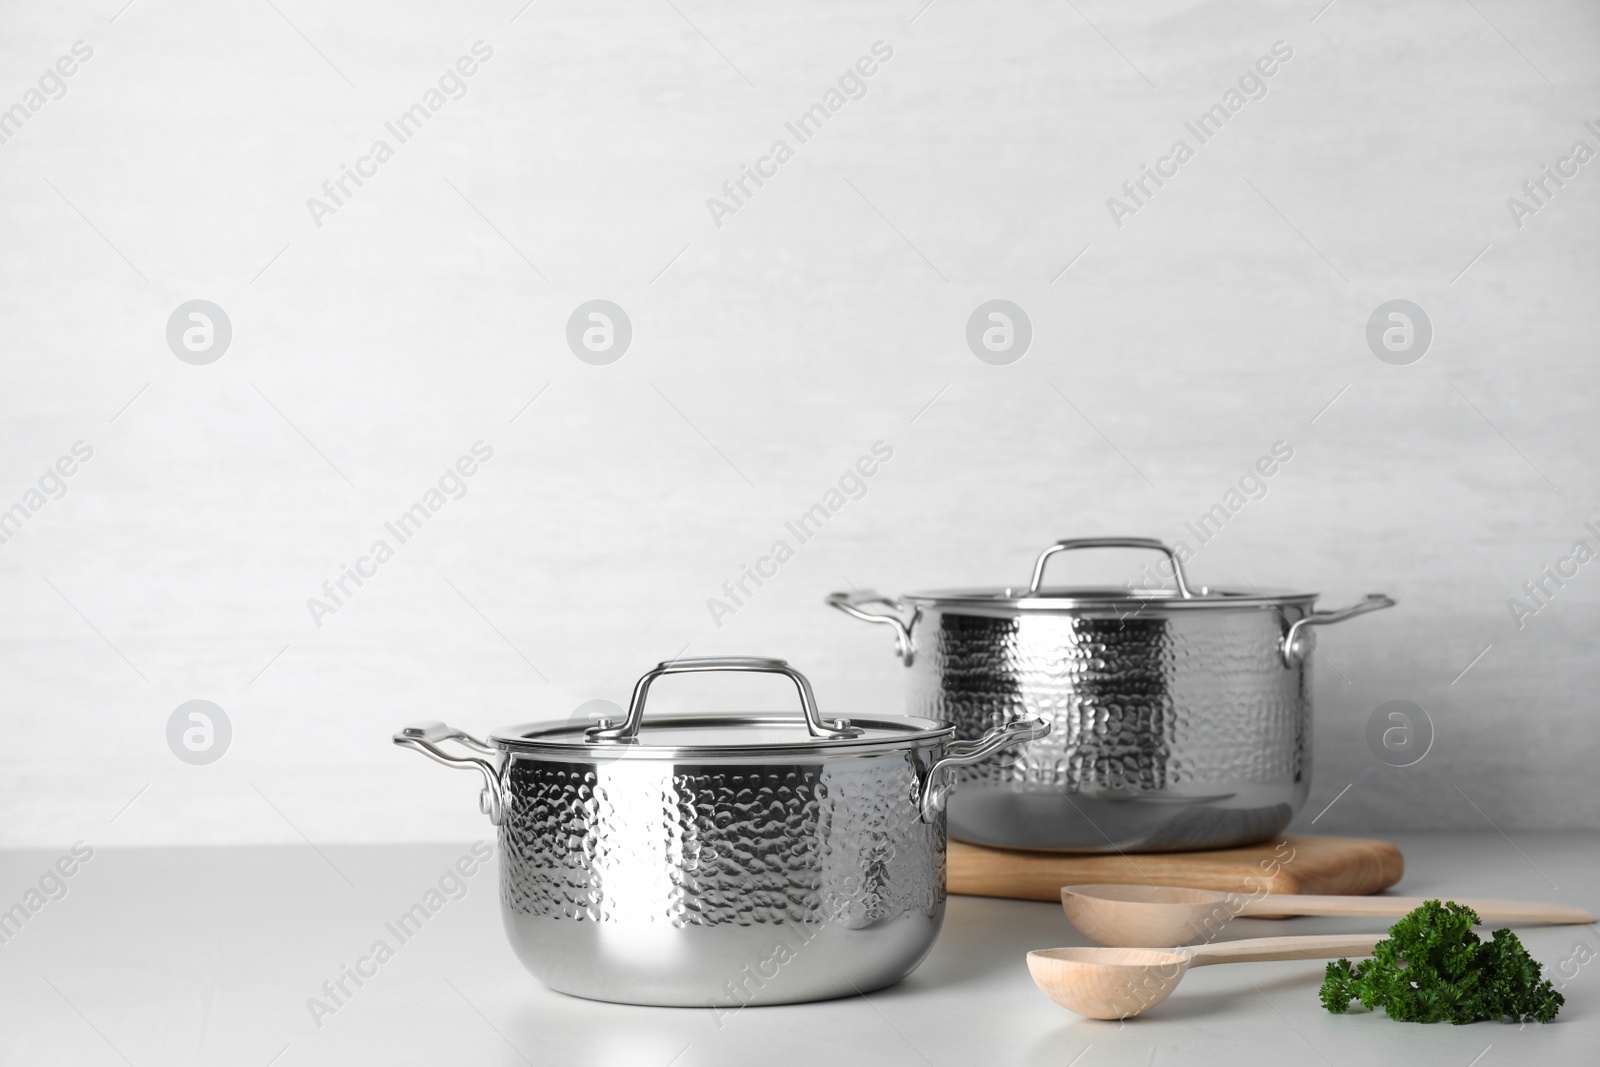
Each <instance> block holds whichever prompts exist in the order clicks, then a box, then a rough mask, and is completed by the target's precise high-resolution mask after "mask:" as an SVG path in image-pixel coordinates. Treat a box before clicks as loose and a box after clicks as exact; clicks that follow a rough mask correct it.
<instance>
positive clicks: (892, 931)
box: [394, 657, 1050, 1011]
mask: <svg viewBox="0 0 1600 1067" xmlns="http://www.w3.org/2000/svg"><path fill="white" fill-rule="evenodd" d="M703 671H757V672H765V673H771V674H779V675H783V676H785V677H787V678H788V679H789V680H790V681H792V682H793V683H794V685H795V688H796V689H797V690H798V692H799V696H800V706H801V710H802V712H803V714H802V715H800V716H794V715H771V714H740V715H695V716H663V717H652V718H650V719H647V718H646V717H645V702H646V699H647V697H648V696H649V693H650V687H651V685H652V683H654V682H655V681H656V680H657V679H658V678H660V677H662V676H664V675H669V674H682V673H688V672H703ZM1049 730H1050V725H1049V724H1048V723H1045V722H1034V721H1027V720H1022V719H1018V720H1014V721H1009V722H1006V723H1003V724H997V725H996V727H995V728H994V729H990V730H985V731H980V733H979V735H978V736H976V737H974V738H973V739H971V740H967V741H956V740H954V729H953V728H952V727H951V726H950V724H948V723H946V722H942V721H939V720H936V719H930V718H921V717H913V718H900V717H894V716H888V717H879V718H871V719H857V720H854V721H852V720H850V719H827V718H824V717H823V716H822V714H821V713H820V712H819V711H818V710H817V705H816V700H815V698H814V697H813V695H812V691H811V685H810V683H809V682H808V681H807V680H806V679H805V677H804V676H803V675H802V674H800V672H799V671H796V670H795V669H794V668H792V667H790V666H789V665H788V664H786V663H784V662H783V661H782V660H773V659H752V658H742V657H741V658H724V659H688V660H677V661H674V662H668V663H662V664H661V665H659V666H658V667H656V668H655V669H654V670H652V671H650V672H648V673H647V674H645V675H644V676H643V677H642V678H640V679H639V681H638V683H637V684H636V686H635V687H634V691H633V699H632V702H631V704H630V706H629V708H628V714H627V718H626V719H624V720H623V721H621V722H614V721H611V720H606V719H602V720H599V721H598V722H595V723H594V724H592V725H587V726H585V725H584V724H577V725H574V724H572V723H570V722H549V723H539V724H532V725H524V726H514V727H511V728H509V729H505V730H502V731H500V732H498V733H496V734H494V735H492V736H491V737H490V738H489V740H488V741H480V740H478V739H477V738H474V737H472V736H470V735H468V734H465V733H463V732H461V731H460V730H456V729H453V728H452V727H449V726H446V725H445V724H444V723H439V722H432V723H422V724H420V725H417V726H411V727H407V728H406V729H404V730H402V731H401V732H400V733H397V734H395V735H394V742H395V744H397V745H403V746H405V747H407V748H412V749H415V750H417V751H419V752H421V753H423V754H424V755H426V756H429V757H431V758H433V759H435V760H437V761H439V762H440V763H443V764H446V765H447V766H451V767H459V768H464V769H469V770H475V771H477V772H479V773H480V774H482V776H483V791H482V794H481V798H480V800H481V803H480V806H481V808H482V810H483V811H484V813H485V814H487V815H488V816H489V818H490V821H492V822H493V823H495V824H496V825H497V826H499V828H500V830H499V841H500V862H501V867H500V890H501V893H500V903H501V914H502V916H503V918H504V920H505V928H506V934H507V936H508V937H509V938H510V940H511V944H512V947H513V948H514V949H515V950H516V953H517V955H518V957H519V958H520V959H521V960H522V962H523V964H524V965H525V966H526V967H527V968H528V969H529V970H530V971H532V972H533V973H534V974H535V975H536V976H537V977H538V978H539V979H540V980H541V981H543V982H544V983H545V984H546V985H548V986H550V987H551V988H553V989H557V990H560V991H561V992H563V993H571V994H573V995H576V996H580V997H589V998H592V999H596V1000H610V1001H620V1002H625V1003H632V1004H662V1005H689V1006H695V1007H702V1008H704V1007H710V1008H714V1009H719V1010H721V1011H731V1010H736V1009H738V1008H740V1007H743V1006H744V1005H747V1004H781V1003H787V1002H792V1001H803V1000H821V999H825V998H829V997H839V996H846V995H850V994H853V993H857V992H863V993H864V992H867V991H869V990H872V989H877V988H880V987H882V986H885V985H889V984H890V983H893V982H897V981H899V980H900V979H901V978H904V977H905V976H906V975H907V974H909V973H910V972H911V971H912V969H913V968H915V967H916V966H917V964H918V963H920V962H921V961H922V958H923V957H924V956H925V955H926V954H927V952H928V949H929V948H930V947H931V946H932V944H933V940H934V937H935V935H936V934H937V933H938V931H939V924H940V922H941V920H942V919H943V915H944V900H945V816H944V808H945V801H946V797H947V795H948V793H949V790H950V786H951V776H952V771H953V769H954V768H956V767H958V766H962V765H965V764H969V763H973V762H975V761H978V760H982V759H984V758H986V757H987V756H989V755H990V754H992V753H994V752H996V751H999V750H1000V749H1003V748H1008V747H1010V746H1013V745H1016V744H1019V743H1021V742H1023V741H1026V740H1029V739H1031V738H1035V737H1041V736H1043V735H1044V734H1046V733H1048V732H1049Z"/></svg>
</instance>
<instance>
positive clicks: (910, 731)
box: [489, 712, 955, 757]
mask: <svg viewBox="0 0 1600 1067" xmlns="http://www.w3.org/2000/svg"><path fill="white" fill-rule="evenodd" d="M595 722H596V720H592V719H585V720H582V721H573V720H557V719H550V720H543V721H538V722H524V723H516V724H514V725H511V726H505V727H501V728H500V729H497V730H494V731H493V732H491V733H490V735H489V742H490V744H492V745H494V746H495V747H496V748H500V749H508V750H509V749H518V750H529V749H549V750H560V751H563V752H568V753H572V752H593V753H597V754H598V753H604V754H606V755H607V756H608V757H611V756H615V755H620V754H624V753H628V752H638V753H671V752H681V751H695V752H713V753H715V752H748V751H782V752H797V751H809V750H816V749H835V748H861V747H871V746H888V747H894V746H900V745H903V744H907V743H909V742H912V741H918V740H925V739H932V738H937V737H940V736H942V735H945V734H953V733H954V732H955V724H954V723H950V722H946V721H944V720H941V719H928V718H923V717H921V716H901V717H897V718H860V719H858V718H851V719H850V724H851V725H852V726H859V727H861V728H863V729H867V730H880V731H882V732H881V733H877V734H873V735H865V736H860V737H817V736H815V735H813V734H811V733H810V732H809V730H808V729H807V726H806V720H805V718H804V717H803V716H796V715H793V714H789V713H784V712H726V713H717V712H695V713H690V714H672V715H657V716H655V717H654V718H651V719H648V720H646V721H645V722H644V723H642V724H641V725H640V732H641V733H642V734H645V735H646V736H645V737H644V738H642V739H640V738H634V739H628V740H624V741H619V742H613V743H609V744H597V743H595V742H593V741H588V740H586V739H585V738H584V731H585V730H586V729H588V728H589V727H591V726H593V725H595ZM771 726H782V727H790V728H794V729H795V730H796V732H797V734H798V736H797V737H795V738H794V739H793V740H786V741H754V740H746V741H740V740H738V739H737V738H736V737H733V736H728V735H725V736H724V737H723V739H721V740H717V741H709V742H702V741H687V742H674V743H652V742H651V741H650V740H649V738H648V734H649V733H650V732H652V731H655V730H660V729H680V730H681V729H690V730H693V729H705V730H708V731H714V730H716V729H717V728H719V727H720V728H723V730H724V731H728V732H729V734H731V732H732V731H737V730H738V729H741V728H744V729H748V728H754V727H771ZM538 735H543V736H538Z"/></svg>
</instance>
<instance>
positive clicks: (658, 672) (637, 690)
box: [583, 656, 865, 743]
mask: <svg viewBox="0 0 1600 1067" xmlns="http://www.w3.org/2000/svg"><path fill="white" fill-rule="evenodd" d="M709 671H723V672H729V673H739V672H748V673H755V674H781V675H783V676H784V677H785V678H788V679H789V680H790V681H792V682H793V683H794V686H795V689H796V690H798V691H799V693H800V708H801V710H802V711H804V712H805V717H806V730H807V731H808V732H809V733H810V734H811V736H812V737H817V738H830V739H837V738H846V737H860V736H861V735H862V734H863V733H864V732H865V731H864V730H862V729H861V727H859V726H851V725H850V720H849V719H832V720H829V719H824V718H823V717H822V713H821V712H819V711H818V710H817V698H816V697H815V696H814V695H813V694H812V692H811V683H810V682H809V681H808V680H807V679H806V676H805V675H803V674H801V673H800V672H799V671H797V670H795V669H794V668H793V667H791V666H789V664H788V663H787V662H785V661H784V660H781V659H767V658H764V657H760V656H703V657H699V658H691V659H675V660H666V661H664V662H662V663H659V664H657V665H656V667H655V669H653V670H651V671H648V672H646V673H645V675H644V676H643V677H642V678H640V679H639V680H638V681H637V682H636V683H634V686H633V699H632V700H631V701H630V702H629V703H628V717H627V718H626V719H624V720H623V721H622V722H621V723H620V724H613V723H612V722H611V721H610V720H609V719H602V720H601V721H600V723H599V725H597V726H591V727H589V728H588V729H587V730H585V731H584V732H583V736H584V740H586V741H590V742H611V743H615V742H622V741H632V740H633V739H634V738H635V737H637V736H638V735H639V725H640V723H642V722H643V721H644V704H645V699H646V698H647V697H648V696H649V695H650V686H651V683H653V682H654V681H655V680H656V679H657V678H660V677H661V676H662V675H664V674H701V673H705V672H709Z"/></svg>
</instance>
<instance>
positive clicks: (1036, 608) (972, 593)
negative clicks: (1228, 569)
mask: <svg viewBox="0 0 1600 1067" xmlns="http://www.w3.org/2000/svg"><path fill="white" fill-rule="evenodd" d="M1321 595H1322V594H1321V593H1301V592H1296V591H1294V590H1289V589H1257V590H1253V591H1251V592H1248V593H1246V592H1241V591H1238V590H1227V589H1200V590H1198V591H1196V592H1195V593H1194V595H1193V596H1189V597H1183V596H1180V595H1178V594H1177V593H1176V592H1175V591H1173V590H1170V589H1114V588H1102V589H1082V588H1079V589H1061V588H1056V589H1040V590H1038V591H1036V592H1030V591H1029V590H1027V589H1026V588H1017V587H1015V586H1006V587H1004V588H1001V589H936V590H932V591H929V592H926V593H904V594H902V595H901V597H900V599H901V600H902V601H904V602H906V603H908V604H911V605H914V606H916V607H929V608H947V607H953V608H987V609H989V610H991V611H993V610H1000V611H1010V610H1017V611H1028V612H1063V613H1065V612H1072V611H1079V610H1082V609H1085V608H1103V609H1110V610H1120V611H1127V610H1128V609H1129V608H1130V606H1132V607H1133V611H1132V614H1136V615H1161V614H1164V613H1166V612H1168V611H1228V610H1233V609H1241V608H1281V607H1305V608H1309V607H1310V606H1311V605H1312V604H1314V603H1315V602H1316V600H1317V598H1318V597H1320V596H1321Z"/></svg>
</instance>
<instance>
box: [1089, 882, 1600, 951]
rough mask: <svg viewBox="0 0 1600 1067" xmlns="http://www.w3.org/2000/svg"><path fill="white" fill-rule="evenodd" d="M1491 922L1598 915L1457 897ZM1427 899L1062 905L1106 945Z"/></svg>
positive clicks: (1150, 893)
mask: <svg viewBox="0 0 1600 1067" xmlns="http://www.w3.org/2000/svg"><path fill="white" fill-rule="evenodd" d="M1455 899H1456V902H1457V903H1458V904H1465V905H1467V906H1468V907H1470V908H1472V909H1473V910H1474V911H1476V912H1477V913H1478V917H1479V918H1481V919H1482V920H1483V921H1484V922H1486V923H1497V922H1529V923H1558V924H1559V923H1592V922H1594V921H1595V918H1594V916H1593V915H1590V914H1589V913H1588V912H1586V911H1584V910H1583V909H1582V908H1573V907H1568V906H1567V905H1565V904H1540V903H1534V902H1528V901H1517V900H1473V899H1463V898H1459V897H1458V898H1455ZM1422 903H1423V898H1421V897H1340V896H1309V895H1307V896H1301V895H1299V894H1294V893H1282V894H1271V893H1268V894H1262V895H1259V896H1247V895H1245V894H1243V893H1213V892H1211V891H1210V890H1208V889H1180V888H1178V887H1176V886H1156V885H1069V886H1065V887H1063V888H1062V890H1061V906H1062V907H1063V908H1065V909H1066V912H1067V918H1069V919H1071V920H1072V925H1073V926H1076V927H1077V928H1078V929H1079V930H1081V931H1082V932H1083V934H1084V935H1085V936H1087V937H1089V938H1090V939H1091V940H1094V941H1098V942H1100V943H1101V944H1102V945H1145V946H1151V947H1162V946H1166V945H1183V944H1187V943H1189V942H1190V941H1194V940H1195V939H1196V938H1201V937H1206V938H1209V937H1212V936H1214V935H1215V934H1216V933H1217V931H1219V930H1221V929H1222V927H1223V926H1225V925H1226V924H1227V922H1228V920H1229V919H1232V918H1233V917H1234V916H1235V915H1359V916H1365V917H1368V918H1395V919H1398V918H1400V917H1401V916H1402V915H1405V914H1406V913H1407V912H1410V911H1412V910H1414V909H1415V908H1418V907H1420V906H1421V905H1422Z"/></svg>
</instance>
